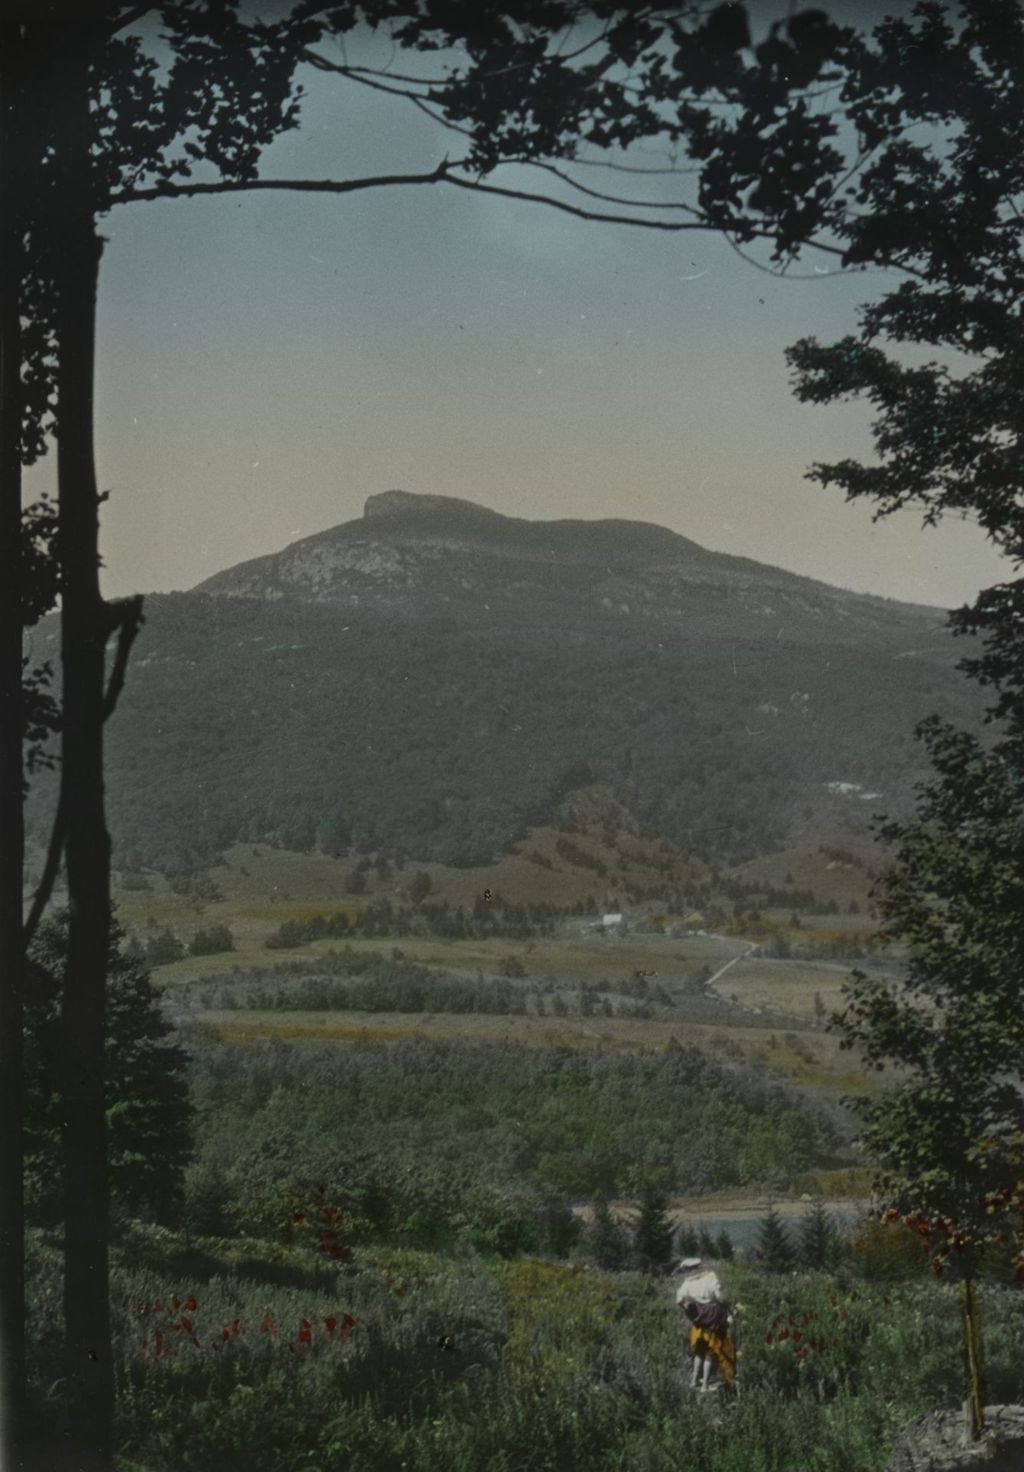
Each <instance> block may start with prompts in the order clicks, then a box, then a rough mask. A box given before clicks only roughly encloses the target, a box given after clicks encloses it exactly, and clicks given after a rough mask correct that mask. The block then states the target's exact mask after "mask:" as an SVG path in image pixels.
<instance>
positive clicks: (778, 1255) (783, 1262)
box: [757, 1206, 793, 1273]
mask: <svg viewBox="0 0 1024 1472" xmlns="http://www.w3.org/2000/svg"><path fill="white" fill-rule="evenodd" d="M757 1246H758V1250H759V1251H760V1254H761V1261H762V1262H763V1264H764V1266H765V1267H766V1268H767V1269H768V1271H769V1272H772V1273H785V1272H788V1271H789V1269H790V1268H791V1267H792V1265H793V1246H792V1243H791V1241H790V1237H789V1233H788V1232H787V1231H786V1228H785V1226H784V1225H783V1221H782V1218H781V1217H780V1216H779V1213H778V1211H777V1210H776V1209H775V1207H774V1206H769V1208H768V1210H767V1212H766V1213H765V1215H764V1216H763V1217H762V1218H761V1221H760V1223H759V1224H758V1231H757Z"/></svg>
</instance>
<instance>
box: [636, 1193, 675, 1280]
mask: <svg viewBox="0 0 1024 1472" xmlns="http://www.w3.org/2000/svg"><path fill="white" fill-rule="evenodd" d="M639 1207H640V1214H639V1217H638V1218H637V1223H636V1227H635V1229H634V1233H633V1251H634V1253H635V1255H636V1260H637V1263H638V1264H639V1266H640V1267H641V1268H643V1270H644V1271H645V1272H648V1273H657V1272H663V1271H664V1270H665V1268H666V1267H667V1266H668V1264H669V1262H670V1261H671V1258H672V1242H673V1236H674V1232H673V1227H672V1222H671V1219H670V1217H669V1215H668V1201H667V1199H666V1197H665V1195H664V1193H663V1192H661V1191H659V1190H657V1189H656V1188H655V1187H654V1186H650V1185H649V1186H645V1187H644V1188H643V1190H642V1191H641V1192H640V1201H639Z"/></svg>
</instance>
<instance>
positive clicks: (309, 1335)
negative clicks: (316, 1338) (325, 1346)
mask: <svg viewBox="0 0 1024 1472" xmlns="http://www.w3.org/2000/svg"><path fill="white" fill-rule="evenodd" d="M298 1338H299V1343H300V1344H311V1343H312V1341H313V1332H312V1325H311V1324H310V1322H309V1320H308V1319H303V1321H302V1327H301V1329H300V1330H299V1335H298Z"/></svg>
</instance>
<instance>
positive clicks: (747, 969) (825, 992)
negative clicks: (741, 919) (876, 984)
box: [716, 956, 850, 1020]
mask: <svg viewBox="0 0 1024 1472" xmlns="http://www.w3.org/2000/svg"><path fill="white" fill-rule="evenodd" d="M849 975H850V966H849V964H847V965H842V964H841V963H840V962H838V961H834V962H827V961H792V960H786V961H782V960H772V959H771V958H770V957H766V956H751V957H749V958H747V957H744V958H743V959H742V960H740V961H737V962H736V964H735V966H730V968H729V970H728V971H727V972H726V973H725V975H724V976H723V977H722V978H721V982H720V984H716V990H717V991H718V992H719V993H720V994H721V995H722V996H724V997H727V998H729V999H730V1000H731V1001H735V1002H736V1003H737V1004H738V1005H739V1006H742V1007H759V1008H762V1009H763V1010H766V1011H772V1012H788V1013H791V1014H792V1015H793V1016H794V1017H801V1018H804V1019H807V1020H811V1019H814V1018H815V1017H817V1015H818V1011H817V1008H816V1001H815V999H816V998H820V1003H821V1007H822V1008H823V1009H824V1010H825V1012H832V1011H834V1010H835V1009H836V1008H837V1007H839V1006H840V1005H841V1002H842V996H841V992H842V987H843V984H844V982H845V981H846V980H847V979H848V977H849Z"/></svg>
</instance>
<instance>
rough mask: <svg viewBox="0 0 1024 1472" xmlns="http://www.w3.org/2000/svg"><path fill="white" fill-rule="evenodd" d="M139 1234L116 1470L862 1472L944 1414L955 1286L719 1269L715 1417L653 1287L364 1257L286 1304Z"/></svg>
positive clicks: (47, 1284) (1003, 1361)
mask: <svg viewBox="0 0 1024 1472" xmlns="http://www.w3.org/2000/svg"><path fill="white" fill-rule="evenodd" d="M140 1238H141V1239H142V1240H139V1241H136V1242H135V1244H134V1250H133V1252H132V1253H130V1254H127V1255H126V1253H125V1251H124V1249H123V1248H122V1249H120V1250H119V1252H118V1254H117V1261H116V1266H115V1273H114V1319H115V1327H116V1340H117V1377H118V1435H119V1444H120V1456H119V1460H118V1463H117V1466H118V1468H119V1472H193V1469H195V1472H198V1469H200V1468H207V1467H209V1466H214V1465H215V1466H217V1467H218V1468H226V1469H228V1472H235V1469H238V1472H242V1469H243V1468H244V1469H246V1472H312V1469H314V1468H317V1469H320V1468H323V1467H335V1466H337V1467H344V1468H345V1469H346V1472H353V1469H355V1472H401V1469H403V1468H404V1469H407V1472H441V1469H445V1472H450V1469H452V1468H456V1469H460V1472H479V1469H482V1468H488V1469H490V1468H499V1469H505V1472H536V1469H538V1468H539V1469H542V1472H563V1469H575V1472H606V1469H621V1472H627V1469H628V1472H670V1469H671V1472H677V1469H678V1468H679V1467H681V1466H691V1467H697V1468H700V1469H701V1472H750V1469H756V1472H794V1469H797V1468H801V1469H806V1472H878V1469H879V1468H880V1467H882V1466H884V1465H885V1461H886V1459H887V1456H888V1453H889V1451H890V1450H891V1448H892V1446H893V1445H894V1444H895V1442H896V1440H897V1439H898V1437H899V1435H900V1434H901V1432H902V1430H903V1429H904V1428H905V1427H906V1426H907V1424H909V1422H911V1421H912V1420H913V1419H915V1418H916V1417H917V1416H918V1415H920V1414H922V1413H923V1412H924V1411H925V1410H927V1409H931V1408H933V1407H934V1406H937V1405H943V1406H953V1405H956V1404H958V1402H959V1400H960V1397H961V1394H962V1387H961V1384H960V1378H961V1364H960V1344H959V1322H958V1317H957V1308H956V1293H955V1289H954V1288H953V1287H951V1286H947V1285H942V1284H936V1283H933V1282H930V1281H929V1282H923V1283H897V1284H877V1285H874V1284H863V1283H858V1282H856V1281H855V1280H852V1279H849V1278H847V1279H845V1280H844V1281H842V1282H839V1281H837V1280H835V1279H832V1278H830V1277H828V1276H826V1275H824V1274H811V1273H804V1274H799V1275H794V1276H777V1275H774V1274H771V1273H768V1272H765V1271H763V1270H760V1269H758V1268H756V1267H751V1266H747V1267H735V1266H732V1267H730V1266H724V1267H722V1268H721V1269H720V1271H721V1273H722V1275H723V1277H724V1278H725V1281H726V1287H727V1292H728V1295H729V1298H730V1301H731V1302H732V1303H733V1305H734V1306H735V1308H736V1313H737V1329H736V1340H737V1346H738V1348H739V1351H740V1373H741V1381H742V1393H741V1395H740V1397H739V1399H738V1400H736V1399H733V1398H726V1399H723V1398H721V1397H720V1396H717V1395H716V1396H710V1397H707V1398H700V1397H695V1396H692V1395H691V1394H689V1393H688V1392H687V1391H686V1389H685V1388H684V1380H685V1378H686V1363H685V1351H684V1338H683V1335H682V1333H681V1329H680V1324H679V1319H678V1310H677V1309H676V1307H675V1304H674V1299H673V1293H672V1284H671V1282H670V1281H668V1280H665V1279H662V1278H652V1277H647V1276H644V1275H641V1274H639V1273H604V1272H601V1271H599V1270H597V1269H595V1268H590V1267H580V1266H573V1265H570V1264H566V1263H560V1262H553V1261H547V1260H539V1259H531V1258H520V1259H515V1260H502V1259H493V1258H487V1257H483V1256H480V1255H478V1254H474V1253H469V1254H460V1255H457V1256H452V1255H447V1254H444V1253H429V1252H422V1251H413V1250H409V1249H400V1248H387V1247H380V1248H373V1249H368V1250H366V1251H360V1252H359V1253H358V1254H357V1257H356V1260H355V1261H354V1262H352V1263H348V1264H344V1265H342V1266H340V1267H336V1268H331V1269H330V1270H329V1271H328V1273H327V1275H326V1277H325V1279H324V1281H322V1283H321V1284H320V1286H317V1287H303V1286H301V1285H298V1284H294V1285H290V1286H289V1285H287V1284H281V1283H278V1282H274V1281H272V1276H273V1272H274V1269H275V1265H274V1264H273V1263H270V1262H264V1261H262V1260H261V1259H260V1258H259V1256H258V1255H257V1256H254V1257H252V1258H250V1259H249V1260H248V1262H247V1264H246V1266H245V1270H244V1272H243V1271H239V1270H238V1269H237V1267H236V1269H235V1270H230V1269H229V1268H227V1266H226V1263H227V1261H228V1260H229V1259H230V1252H228V1251H227V1246H228V1244H224V1243H218V1242H208V1243H202V1244H193V1248H192V1250H193V1252H195V1251H196V1249H197V1247H198V1246H202V1247H203V1248H205V1249H206V1251H207V1257H208V1260H209V1261H213V1262H215V1263H216V1266H217V1271H215V1272H213V1273H212V1274H211V1275H209V1276H205V1277H203V1276H201V1275H200V1274H197V1273H195V1272H192V1273H191V1274H189V1273H188V1271H187V1270H186V1268H185V1267H184V1266H183V1263H182V1260H181V1259H180V1257H178V1258H175V1256H174V1253H173V1252H171V1251H170V1250H169V1243H170V1234H163V1238H162V1240H158V1239H157V1238H156V1237H154V1234H153V1233H152V1231H151V1230H150V1231H149V1234H148V1238H147V1236H146V1233H145V1232H143V1233H141V1234H140ZM252 1245H253V1244H249V1246H250V1248H251V1247H252ZM218 1253H220V1256H221V1261H218V1260H217V1258H218ZM147 1255H148V1258H149V1261H148V1262H145V1261H140V1256H141V1258H145V1257H146V1256H147ZM38 1256H39V1254H38V1253H37V1255H36V1257H37V1261H36V1267H37V1272H36V1275H35V1277H34V1293H35V1302H34V1305H33V1309H34V1313H33V1322H34V1323H35V1324H36V1325H37V1326H39V1325H42V1324H45V1322H46V1320H45V1312H44V1310H45V1302H44V1301H43V1300H45V1299H46V1296H47V1292H49V1293H50V1294H51V1296H52V1294H53V1291H54V1274H53V1271H52V1265H51V1267H48V1268H46V1269H45V1270H43V1271H41V1272H40V1271H39V1270H38V1268H39V1264H38ZM126 1256H127V1257H130V1258H131V1261H128V1260H126ZM982 1296H983V1308H984V1316H985V1332H986V1350H987V1362H988V1373H989V1380H990V1385H991V1388H992V1391H993V1394H992V1395H991V1396H990V1399H993V1400H994V1399H1003V1400H1012V1399H1014V1398H1019V1397H1020V1396H1021V1394H1022V1393H1024V1376H1022V1368H1021V1349H1022V1345H1024V1326H1022V1315H1021V1305H1020V1302H1019V1293H1015V1292H1013V1291H1007V1290H1000V1289H996V1288H986V1289H984V1290H983V1294H982ZM345 1315H348V1320H346V1318H345ZM183 1318H184V1319H185V1320H186V1326H185V1327H182V1319H183ZM349 1320H350V1321H351V1323H349ZM158 1332H159V1333H160V1334H161V1336H162V1337H161V1339H160V1341H158V1340H157V1334H158ZM42 1339H43V1340H44V1341H45V1335H43V1336H42ZM801 1349H802V1353H801V1352H800V1351H801ZM34 1353H35V1356H36V1359H35V1368H36V1373H37V1377H38V1376H39V1375H43V1376H45V1375H46V1374H47V1373H50V1372H52V1370H53V1368H54V1366H53V1365H52V1364H49V1363H47V1360H46V1356H47V1350H46V1347H45V1343H44V1344H42V1345H41V1344H40V1343H39V1342H38V1341H37V1342H36V1343H35V1345H34Z"/></svg>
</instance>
